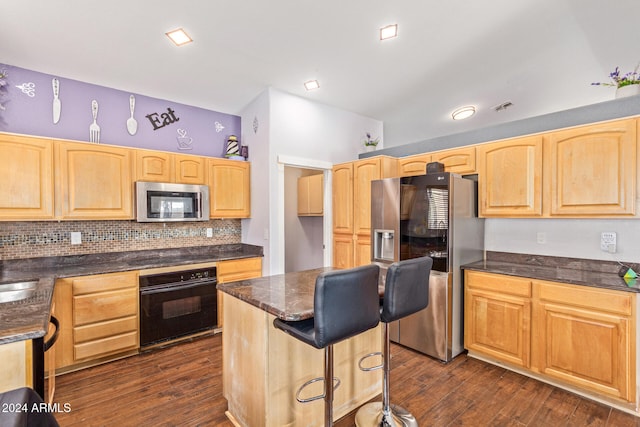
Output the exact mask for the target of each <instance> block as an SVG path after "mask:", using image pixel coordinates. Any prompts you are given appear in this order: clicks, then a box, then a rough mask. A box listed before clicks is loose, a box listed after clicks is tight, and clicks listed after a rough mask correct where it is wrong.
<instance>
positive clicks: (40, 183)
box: [0, 134, 54, 221]
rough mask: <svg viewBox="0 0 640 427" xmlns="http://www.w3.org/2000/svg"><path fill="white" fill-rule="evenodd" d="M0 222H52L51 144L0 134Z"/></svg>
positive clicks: (45, 141) (44, 140) (45, 140)
mask: <svg viewBox="0 0 640 427" xmlns="http://www.w3.org/2000/svg"><path fill="white" fill-rule="evenodd" d="M0 182H1V183H2V185H0V220H22V221H24V220H43V219H53V214H54V211H53V182H54V180H53V141H52V140H50V139H43V138H34V137H26V136H18V135H7V134H0Z"/></svg>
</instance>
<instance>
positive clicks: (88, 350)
mask: <svg viewBox="0 0 640 427" xmlns="http://www.w3.org/2000/svg"><path fill="white" fill-rule="evenodd" d="M136 348H138V332H137V331H133V332H128V333H126V334H121V335H115V336H112V337H107V338H103V339H100V340H95V341H89V342H86V343H82V344H76V345H74V346H73V358H74V360H76V361H79V360H82V359H87V358H95V357H98V356H105V355H108V354H110V353H118V352H121V351H125V350H133V349H136Z"/></svg>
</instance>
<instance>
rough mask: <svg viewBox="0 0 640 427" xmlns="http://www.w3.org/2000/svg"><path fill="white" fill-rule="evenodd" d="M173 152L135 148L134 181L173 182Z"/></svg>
mask: <svg viewBox="0 0 640 427" xmlns="http://www.w3.org/2000/svg"><path fill="white" fill-rule="evenodd" d="M173 176H174V174H173V154H171V153H165V152H163V151H153V150H136V181H153V182H173Z"/></svg>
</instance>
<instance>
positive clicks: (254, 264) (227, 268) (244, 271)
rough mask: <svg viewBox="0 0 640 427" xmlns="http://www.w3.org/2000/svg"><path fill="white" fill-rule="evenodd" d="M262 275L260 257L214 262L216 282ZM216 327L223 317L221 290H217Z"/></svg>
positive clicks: (220, 323) (219, 324) (253, 277)
mask: <svg viewBox="0 0 640 427" xmlns="http://www.w3.org/2000/svg"><path fill="white" fill-rule="evenodd" d="M256 277H262V258H257V257H256V258H241V259H231V260H227V261H219V262H217V263H216V278H217V279H218V283H229V282H235V281H237V280H247V279H255V278H256ZM217 300H218V327H219V328H221V327H222V326H223V325H222V324H223V319H224V316H223V315H224V304H223V298H222V292H220V291H218V292H217Z"/></svg>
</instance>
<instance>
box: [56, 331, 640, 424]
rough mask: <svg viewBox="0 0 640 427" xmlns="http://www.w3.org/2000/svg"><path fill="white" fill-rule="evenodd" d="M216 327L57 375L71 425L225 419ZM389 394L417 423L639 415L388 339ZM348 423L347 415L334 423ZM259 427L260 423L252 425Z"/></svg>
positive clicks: (606, 420) (600, 419)
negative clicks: (174, 342) (188, 338)
mask: <svg viewBox="0 0 640 427" xmlns="http://www.w3.org/2000/svg"><path fill="white" fill-rule="evenodd" d="M221 342H222V339H221V335H215V336H208V337H204V338H199V339H196V340H193V341H189V342H184V343H181V344H177V345H174V346H172V347H168V348H164V349H160V350H156V351H154V352H149V353H143V354H140V355H138V356H133V357H129V358H126V359H122V360H118V361H115V362H111V363H108V364H104V365H100V366H96V367H93V368H89V369H85V370H83V371H78V372H73V373H69V374H65V375H61V376H58V377H57V378H56V383H57V384H56V397H55V401H56V402H58V403H60V404H64V403H68V404H69V405H70V407H71V411H70V412H68V413H58V414H57V415H56V418H57V420H58V422H59V423H60V425H61V426H62V427H72V426H82V427H87V426H118V427H119V426H145V425H153V426H181V427H182V426H225V427H226V426H230V427H231V426H232V424H231V423H230V422H229V421H228V420H227V418H226V417H225V415H224V411H225V409H226V401H225V399H224V398H223V397H222V376H221V372H222V357H221V351H220V349H221ZM391 400H392V402H394V403H398V404H402V405H403V406H405V407H406V408H407V409H408V410H409V411H410V412H412V413H413V414H414V415H415V416H416V418H417V420H418V423H419V424H420V425H421V426H474V427H475V426H616V427H618V426H621V427H622V426H640V418H637V417H635V416H633V415H629V414H626V413H624V412H621V411H618V410H614V409H611V408H609V407H608V406H605V405H602V404H600V403H597V402H593V401H591V400H587V399H584V398H581V397H580V396H577V395H575V394H572V393H569V392H566V391H564V390H561V389H558V388H556V387H553V386H550V385H547V384H544V383H541V382H539V381H536V380H533V379H530V378H527V377H524V376H522V375H519V374H516V373H513V372H510V371H507V370H505V369H503V368H500V367H496V366H493V365H489V364H487V363H484V362H481V361H478V360H475V359H472V358H469V357H467V356H465V355H461V356H458V357H457V358H456V359H454V360H453V361H452V362H451V363H449V364H447V365H444V364H442V363H440V362H438V361H436V360H433V359H431V358H429V357H426V356H423V355H421V354H419V353H416V352H414V351H411V350H409V349H406V348H404V347H400V346H397V345H392V371H391ZM352 425H353V415H351V416H347V417H345V418H344V419H342V420H340V421H339V422H338V423H337V426H338V427H347V426H352ZM256 427H259V426H256Z"/></svg>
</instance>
